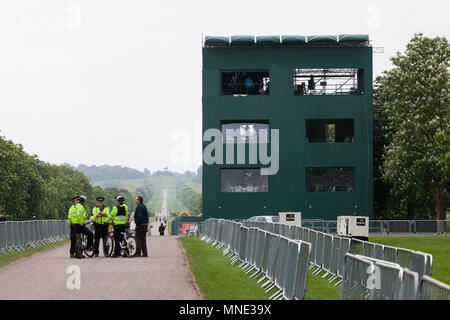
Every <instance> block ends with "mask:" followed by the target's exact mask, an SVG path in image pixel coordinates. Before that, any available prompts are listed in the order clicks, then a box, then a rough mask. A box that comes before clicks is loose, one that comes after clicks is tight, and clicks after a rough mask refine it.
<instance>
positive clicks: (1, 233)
mask: <svg viewBox="0 0 450 320" xmlns="http://www.w3.org/2000/svg"><path fill="white" fill-rule="evenodd" d="M7 246H8V239H7V232H6V222H0V250H1V249H5V248H6V247H7Z"/></svg>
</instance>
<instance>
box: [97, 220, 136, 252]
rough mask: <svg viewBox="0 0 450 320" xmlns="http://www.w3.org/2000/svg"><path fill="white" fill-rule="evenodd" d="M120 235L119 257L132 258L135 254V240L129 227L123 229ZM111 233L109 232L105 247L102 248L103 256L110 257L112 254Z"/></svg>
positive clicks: (112, 241) (112, 238)
mask: <svg viewBox="0 0 450 320" xmlns="http://www.w3.org/2000/svg"><path fill="white" fill-rule="evenodd" d="M121 233H122V240H121V241H120V242H119V243H120V255H122V256H125V257H132V256H134V254H135V253H136V238H135V237H134V230H131V229H130V227H129V225H127V227H126V228H125V231H124V232H121ZM112 234H113V232H109V234H108V236H107V238H106V241H105V245H104V247H103V250H104V251H103V252H104V253H105V256H107V257H110V256H111V255H112V254H113V252H114V245H115V244H114V237H113V235H112Z"/></svg>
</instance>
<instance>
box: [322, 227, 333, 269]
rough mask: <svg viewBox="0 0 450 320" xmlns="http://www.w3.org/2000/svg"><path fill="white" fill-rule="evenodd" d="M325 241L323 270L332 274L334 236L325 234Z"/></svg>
mask: <svg viewBox="0 0 450 320" xmlns="http://www.w3.org/2000/svg"><path fill="white" fill-rule="evenodd" d="M323 240H324V242H323V260H322V261H323V269H324V270H325V271H327V272H330V269H331V257H332V255H333V236H332V235H330V234H325V235H324V239H323Z"/></svg>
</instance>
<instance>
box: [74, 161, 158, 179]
mask: <svg viewBox="0 0 450 320" xmlns="http://www.w3.org/2000/svg"><path fill="white" fill-rule="evenodd" d="M65 165H66V166H68V167H71V168H73V169H75V170H78V171H81V172H83V173H84V174H85V175H86V176H87V177H88V178H89V179H90V180H91V181H92V182H96V181H103V180H121V179H139V178H145V177H146V176H148V175H149V174H150V171H148V170H145V172H142V171H139V170H136V169H133V168H128V167H122V166H108V165H103V166H87V165H85V164H80V165H79V166H78V167H72V166H71V165H69V164H65Z"/></svg>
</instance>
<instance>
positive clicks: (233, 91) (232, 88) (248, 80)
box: [221, 70, 270, 95]
mask: <svg viewBox="0 0 450 320" xmlns="http://www.w3.org/2000/svg"><path fill="white" fill-rule="evenodd" d="M221 76H222V88H221V91H222V94H223V95H267V94H269V93H270V88H269V87H270V79H269V71H268V70H265V71H222V75H221Z"/></svg>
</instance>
